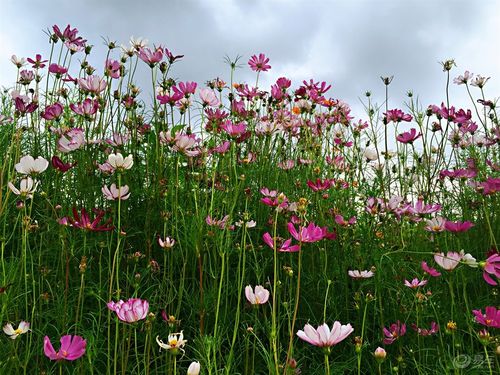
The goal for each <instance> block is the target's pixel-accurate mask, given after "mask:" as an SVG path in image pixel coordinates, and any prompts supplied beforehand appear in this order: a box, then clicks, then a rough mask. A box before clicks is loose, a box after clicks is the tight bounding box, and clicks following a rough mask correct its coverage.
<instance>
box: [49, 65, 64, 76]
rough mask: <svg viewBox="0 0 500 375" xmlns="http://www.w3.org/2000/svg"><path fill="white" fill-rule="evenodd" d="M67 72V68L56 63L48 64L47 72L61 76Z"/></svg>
mask: <svg viewBox="0 0 500 375" xmlns="http://www.w3.org/2000/svg"><path fill="white" fill-rule="evenodd" d="M67 72H68V68H65V67H64V66H62V65H57V64H55V63H52V64H50V65H49V73H53V74H56V75H59V76H61V75H63V74H64V73H67Z"/></svg>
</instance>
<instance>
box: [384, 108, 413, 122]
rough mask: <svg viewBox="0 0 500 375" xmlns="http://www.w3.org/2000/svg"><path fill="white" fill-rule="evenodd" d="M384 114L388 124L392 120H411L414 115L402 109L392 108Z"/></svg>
mask: <svg viewBox="0 0 500 375" xmlns="http://www.w3.org/2000/svg"><path fill="white" fill-rule="evenodd" d="M384 116H385V118H384V120H385V121H384V122H385V123H386V124H388V123H389V122H391V121H393V122H401V121H406V122H410V121H411V120H412V119H413V117H412V116H411V115H409V114H406V113H404V112H403V111H402V110H400V109H391V110H389V111H387V112H386V113H384Z"/></svg>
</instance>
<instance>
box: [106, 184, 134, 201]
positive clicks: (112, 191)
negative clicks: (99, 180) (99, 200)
mask: <svg viewBox="0 0 500 375" xmlns="http://www.w3.org/2000/svg"><path fill="white" fill-rule="evenodd" d="M101 191H102V193H103V194H104V198H106V199H107V200H110V201H114V200H117V199H120V200H122V201H123V200H126V199H128V198H129V197H130V192H129V188H128V185H123V186H120V187H119V188H117V187H116V184H111V186H110V187H109V188H108V187H107V186H106V185H104V186H103V187H102V188H101Z"/></svg>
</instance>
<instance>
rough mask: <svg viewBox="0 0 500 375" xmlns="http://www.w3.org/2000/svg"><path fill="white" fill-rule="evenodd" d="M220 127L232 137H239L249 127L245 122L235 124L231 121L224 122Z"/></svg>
mask: <svg viewBox="0 0 500 375" xmlns="http://www.w3.org/2000/svg"><path fill="white" fill-rule="evenodd" d="M220 127H221V129H223V130H225V131H226V133H227V134H229V136H231V137H239V136H240V135H242V134H243V133H245V131H246V130H247V125H246V124H245V123H244V122H239V123H237V124H234V123H233V122H232V121H231V120H226V121H224V123H223V124H222V125H221V126H220Z"/></svg>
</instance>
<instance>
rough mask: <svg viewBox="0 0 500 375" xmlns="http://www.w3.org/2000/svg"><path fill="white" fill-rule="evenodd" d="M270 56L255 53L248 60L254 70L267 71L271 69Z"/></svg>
mask: <svg viewBox="0 0 500 375" xmlns="http://www.w3.org/2000/svg"><path fill="white" fill-rule="evenodd" d="M268 62H269V58H267V57H266V55H264V54H263V53H260V54H259V56H258V57H257V56H256V55H253V56H252V57H251V58H250V60H248V65H250V68H251V69H252V70H253V71H254V72H267V71H268V70H269V69H271V65H269V64H268Z"/></svg>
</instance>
